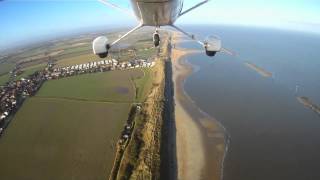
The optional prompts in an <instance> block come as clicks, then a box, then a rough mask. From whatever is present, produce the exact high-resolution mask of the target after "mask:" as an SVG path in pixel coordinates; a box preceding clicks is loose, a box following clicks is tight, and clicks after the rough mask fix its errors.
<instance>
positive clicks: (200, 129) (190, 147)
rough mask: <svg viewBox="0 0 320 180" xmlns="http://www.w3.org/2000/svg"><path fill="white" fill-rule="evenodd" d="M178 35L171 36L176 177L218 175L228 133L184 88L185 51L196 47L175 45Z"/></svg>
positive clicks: (186, 73)
mask: <svg viewBox="0 0 320 180" xmlns="http://www.w3.org/2000/svg"><path fill="white" fill-rule="evenodd" d="M180 40H181V37H180V35H179V34H177V33H173V36H172V44H173V45H172V47H175V48H172V52H171V61H172V70H173V76H172V79H173V84H174V103H175V108H174V111H175V116H174V118H175V126H176V153H177V171H178V172H177V177H178V179H186V180H188V179H190V180H191V179H192V180H196V179H215V180H219V179H222V176H223V172H222V171H223V161H224V157H225V154H226V151H227V144H228V136H227V133H226V131H225V129H224V128H223V126H222V125H221V124H220V123H219V122H218V121H217V120H216V119H214V118H213V117H210V116H209V115H207V114H206V113H204V112H203V111H201V110H200V109H199V108H198V107H197V106H196V104H195V103H194V102H193V101H192V99H191V98H190V97H189V96H188V95H187V94H186V92H185V91H184V82H185V80H186V78H187V77H188V76H189V75H190V74H191V73H192V72H193V68H192V65H191V64H189V63H188V62H186V57H187V55H191V54H195V53H199V52H202V51H200V50H185V49H179V47H177V44H178V43H179V42H180Z"/></svg>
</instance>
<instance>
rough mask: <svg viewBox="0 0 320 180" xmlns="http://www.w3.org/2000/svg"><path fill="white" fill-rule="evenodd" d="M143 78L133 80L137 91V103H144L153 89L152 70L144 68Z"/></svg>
mask: <svg viewBox="0 0 320 180" xmlns="http://www.w3.org/2000/svg"><path fill="white" fill-rule="evenodd" d="M141 71H142V72H143V74H144V75H143V76H142V77H140V78H135V79H134V80H133V82H134V84H135V89H136V98H135V100H136V101H137V102H143V101H144V100H145V98H146V97H147V95H148V93H149V91H150V89H151V88H152V76H151V69H149V68H143V69H141Z"/></svg>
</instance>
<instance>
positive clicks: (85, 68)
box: [0, 59, 155, 135]
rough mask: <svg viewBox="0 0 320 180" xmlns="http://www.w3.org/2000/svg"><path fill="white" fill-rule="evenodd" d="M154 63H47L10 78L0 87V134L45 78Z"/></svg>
mask: <svg viewBox="0 0 320 180" xmlns="http://www.w3.org/2000/svg"><path fill="white" fill-rule="evenodd" d="M154 65H155V62H154V61H152V60H150V59H149V60H144V59H136V60H131V61H126V62H119V61H118V60H116V59H109V60H100V61H91V62H88V63H83V64H76V65H72V66H66V67H55V65H54V64H52V63H48V65H47V67H46V68H45V69H44V70H41V71H36V72H34V73H33V74H32V75H30V76H29V77H26V78H21V79H17V80H11V81H9V82H7V83H6V85H4V86H2V87H1V88H0V135H2V133H3V131H4V129H5V128H6V127H7V126H8V124H9V123H10V120H11V118H12V116H13V115H14V114H15V113H16V112H17V111H18V109H19V107H21V105H22V103H23V102H24V100H25V99H26V98H27V97H28V96H33V95H35V94H36V93H37V91H38V90H39V89H40V87H41V85H42V84H43V83H44V82H45V81H47V80H54V79H60V78H64V77H70V76H75V75H80V74H86V73H96V72H105V71H111V70H126V69H133V68H150V67H153V66H154ZM13 73H14V72H13ZM13 76H16V74H13Z"/></svg>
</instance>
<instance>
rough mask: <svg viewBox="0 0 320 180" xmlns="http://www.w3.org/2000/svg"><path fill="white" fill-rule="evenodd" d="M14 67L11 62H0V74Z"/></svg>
mask: <svg viewBox="0 0 320 180" xmlns="http://www.w3.org/2000/svg"><path fill="white" fill-rule="evenodd" d="M13 68H14V64H13V63H1V64H0V75H3V74H6V73H8V72H9V71H11V70H12V69H13Z"/></svg>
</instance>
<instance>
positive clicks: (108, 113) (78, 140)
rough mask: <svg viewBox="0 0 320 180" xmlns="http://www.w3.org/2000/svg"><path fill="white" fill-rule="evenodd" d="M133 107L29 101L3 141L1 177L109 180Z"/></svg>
mask: <svg viewBox="0 0 320 180" xmlns="http://www.w3.org/2000/svg"><path fill="white" fill-rule="evenodd" d="M129 107H130V104H126V103H117V104H113V103H97V102H81V101H68V100H57V99H41V98H30V99H28V100H27V102H25V104H24V105H23V107H22V108H21V110H20V111H19V112H18V113H17V114H16V116H15V118H14V119H13V121H12V123H11V124H10V126H9V128H8V129H7V131H6V132H5V134H4V136H3V137H2V138H1V140H0V160H1V163H0V174H1V179H3V180H21V179H30V180H31V179H32V180H44V179H56V180H70V179H76V180H88V179H97V180H98V179H101V180H102V179H103V180H105V179H106V177H108V175H109V173H110V171H111V168H112V163H113V158H114V153H115V149H114V146H112V145H114V144H115V142H116V140H117V138H118V136H119V135H120V132H121V130H122V127H123V125H124V123H125V121H126V119H127V114H128V111H129Z"/></svg>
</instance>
